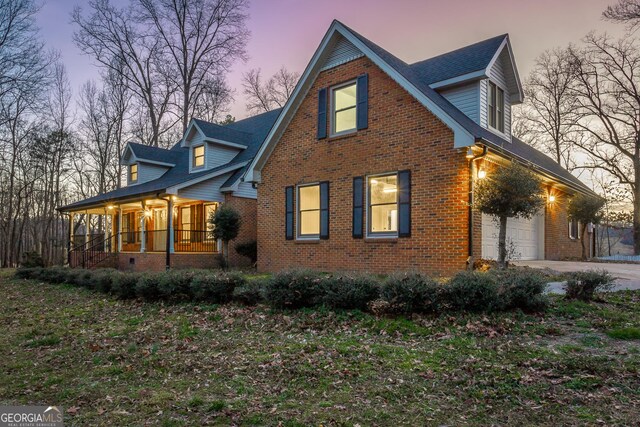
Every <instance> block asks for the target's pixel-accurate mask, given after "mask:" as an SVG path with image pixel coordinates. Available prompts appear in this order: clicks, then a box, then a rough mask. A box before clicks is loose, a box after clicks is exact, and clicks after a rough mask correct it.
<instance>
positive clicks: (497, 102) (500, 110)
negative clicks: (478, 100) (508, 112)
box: [488, 82, 504, 132]
mask: <svg viewBox="0 0 640 427" xmlns="http://www.w3.org/2000/svg"><path fill="white" fill-rule="evenodd" d="M488 104H489V105H488V107H489V108H488V110H489V126H491V127H492V128H494V129H496V130H498V131H500V132H504V90H502V89H500V88H499V87H498V86H497V85H496V84H495V83H493V82H489V97H488Z"/></svg>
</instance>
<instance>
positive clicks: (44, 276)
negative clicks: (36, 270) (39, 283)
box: [39, 266, 70, 284]
mask: <svg viewBox="0 0 640 427" xmlns="http://www.w3.org/2000/svg"><path fill="white" fill-rule="evenodd" d="M69 270H70V269H69V268H66V267H59V266H55V267H49V268H43V269H42V270H41V272H40V277H39V278H40V280H43V281H45V282H49V283H53V284H57V283H65V282H67V279H68V277H69Z"/></svg>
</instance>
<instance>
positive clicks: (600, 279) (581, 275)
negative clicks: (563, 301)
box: [565, 270, 615, 301]
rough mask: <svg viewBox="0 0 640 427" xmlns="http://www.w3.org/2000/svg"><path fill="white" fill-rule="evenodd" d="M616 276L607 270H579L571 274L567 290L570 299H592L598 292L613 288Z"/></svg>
mask: <svg viewBox="0 0 640 427" xmlns="http://www.w3.org/2000/svg"><path fill="white" fill-rule="evenodd" d="M614 280H615V278H614V277H613V276H612V275H610V274H609V273H608V272H607V271H606V270H588V271H578V272H575V273H570V274H569V280H567V285H566V287H565V290H566V292H567V298H568V299H577V300H580V301H592V300H593V295H594V294H595V293H596V292H603V291H608V290H611V289H612V288H613V286H614V283H613V282H614Z"/></svg>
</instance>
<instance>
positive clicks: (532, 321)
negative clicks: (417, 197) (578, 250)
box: [0, 271, 640, 426]
mask: <svg viewBox="0 0 640 427" xmlns="http://www.w3.org/2000/svg"><path fill="white" fill-rule="evenodd" d="M11 273H12V272H11V271H2V272H0V293H1V294H2V299H1V300H0V328H2V329H1V333H2V341H0V404H31V403H34V404H35V403H37V404H46V405H61V406H63V407H64V409H65V411H66V416H65V418H66V419H65V422H66V423H67V425H142V424H151V425H162V426H182V425H243V426H244V425H246V426H249V425H284V426H297V425H362V426H369V425H441V424H448V425H489V424H494V425H496V424H497V425H518V424H519V425H531V424H536V425H553V426H557V425H576V424H602V423H604V424H609V425H611V424H618V425H637V423H638V422H639V420H640V412H639V409H638V408H640V336H639V331H640V329H639V328H640V292H624V293H616V294H611V295H607V296H606V298H607V301H606V303H594V304H592V305H588V304H584V303H577V302H573V303H568V302H565V301H563V300H561V299H555V300H554V302H553V305H552V307H551V309H550V310H549V312H548V313H546V314H545V315H544V316H527V315H523V314H518V313H508V314H496V315H491V316H484V315H473V316H472V315H469V316H452V317H446V316H443V317H440V318H435V319H434V318H422V317H421V318H414V319H413V320H406V319H380V318H375V317H372V316H370V315H367V314H362V313H359V312H347V313H338V314H336V313H331V312H325V311H299V312H289V313H283V312H272V311H270V310H269V309H268V308H266V307H258V308H245V307H239V306H232V305H230V306H219V307H218V306H205V305H194V304H183V305H163V304H142V303H139V302H133V301H119V300H116V299H113V298H110V297H106V296H105V295H104V294H100V293H93V292H90V291H87V290H85V289H80V288H72V287H70V286H64V285H47V284H42V283H38V282H35V281H25V280H15V279H13V278H12V276H11Z"/></svg>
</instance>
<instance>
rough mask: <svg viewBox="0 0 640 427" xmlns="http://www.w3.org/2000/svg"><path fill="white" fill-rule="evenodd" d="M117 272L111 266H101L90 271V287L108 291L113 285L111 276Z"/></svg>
mask: <svg viewBox="0 0 640 427" xmlns="http://www.w3.org/2000/svg"><path fill="white" fill-rule="evenodd" d="M116 274H117V271H116V270H114V269H113V268H101V269H98V270H94V271H92V274H91V276H90V277H89V282H90V287H91V289H95V290H96V291H99V292H104V293H109V292H111V288H112V287H113V278H114V276H115V275H116Z"/></svg>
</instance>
